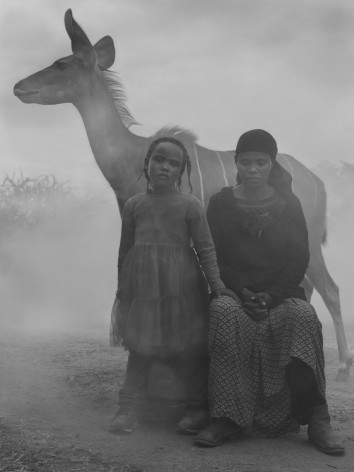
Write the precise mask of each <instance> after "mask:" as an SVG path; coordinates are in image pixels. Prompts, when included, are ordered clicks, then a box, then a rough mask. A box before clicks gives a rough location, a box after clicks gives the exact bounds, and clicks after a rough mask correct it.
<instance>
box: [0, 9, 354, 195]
mask: <svg viewBox="0 0 354 472" xmlns="http://www.w3.org/2000/svg"><path fill="white" fill-rule="evenodd" d="M67 8H71V9H72V11H73V15H74V18H75V19H76V20H77V21H78V23H79V24H80V25H81V26H82V27H83V29H84V30H85V32H86V33H87V35H88V37H89V38H90V40H91V42H93V43H95V42H96V41H98V40H99V39H100V38H101V37H103V36H105V35H110V36H111V37H112V38H113V40H114V43H115V48H116V61H115V64H114V65H113V66H112V67H111V69H112V70H114V71H116V72H118V73H119V75H120V77H121V80H122V83H123V85H124V86H125V90H126V93H127V96H128V106H129V108H130V111H131V112H132V114H133V115H134V117H135V118H136V120H137V121H138V122H139V123H140V124H141V125H140V126H134V127H133V128H132V131H133V132H134V133H136V134H140V135H143V136H147V135H150V134H152V133H154V132H155V131H156V130H158V129H159V128H160V127H162V126H164V125H166V124H178V125H180V126H182V127H185V128H188V129H190V130H192V131H193V132H195V133H196V134H197V136H198V138H199V143H200V144H202V145H204V146H206V147H209V148H212V149H217V150H229V149H232V148H234V147H235V145H236V142H237V139H238V137H239V136H240V134H241V133H242V132H244V131H246V130H248V129H252V128H264V129H266V130H268V131H269V132H271V133H272V134H273V135H274V136H275V137H276V139H277V141H278V147H279V150H280V151H281V152H284V153H287V154H291V155H293V156H294V157H296V158H297V159H299V160H300V161H302V162H303V163H305V164H306V165H308V166H309V167H313V166H315V165H316V164H317V163H318V162H320V161H321V160H329V161H331V162H339V161H340V160H345V161H347V162H354V156H353V149H354V133H353V126H354V119H353V113H354V87H353V82H354V80H353V79H354V61H353V56H354V28H353V25H354V3H353V2H352V0H193V1H191V0H178V1H177V0H149V1H146V0H70V1H66V0H61V1H60V2H58V1H56V0H1V2H0V21H1V24H0V46H1V47H0V51H1V52H0V54H1V64H2V67H1V71H2V73H1V76H0V101H1V104H0V110H1V111H0V120H1V121H0V123H1V129H0V131H1V136H2V138H1V144H0V146H1V148H0V152H1V154H0V155H1V167H0V177H2V175H4V174H13V173H18V172H20V171H22V172H23V173H24V174H25V175H29V176H33V175H39V174H43V173H52V174H56V175H57V176H59V177H60V178H63V179H65V180H71V181H73V182H74V183H75V185H77V186H78V187H82V188H86V187H87V186H89V187H90V186H94V187H95V188H97V189H98V190H101V191H102V192H109V188H108V185H107V184H106V183H105V181H104V179H103V177H102V176H101V175H100V172H99V170H98V168H97V167H96V164H95V163H94V160H93V156H92V154H91V150H90V148H89V145H88V141H87V138H86V134H85V131H84V128H83V124H82V121H81V118H80V116H79V114H78V112H77V111H76V110H75V108H74V107H73V106H72V105H71V104H65V105H57V106H41V105H34V104H31V105H25V104H23V103H22V102H20V101H19V100H18V99H17V98H16V97H15V96H14V95H13V92H12V90H13V86H14V84H15V83H16V82H18V81H19V80H21V79H23V78H25V77H27V76H28V75H30V74H32V73H34V72H36V71H38V70H40V69H43V68H44V67H46V66H48V65H50V64H52V62H54V60H56V59H59V58H60V57H63V56H66V55H69V54H70V53H71V47H70V41H69V38H68V36H67V33H66V31H65V28H64V20H63V19H64V13H65V11H66V9H67Z"/></svg>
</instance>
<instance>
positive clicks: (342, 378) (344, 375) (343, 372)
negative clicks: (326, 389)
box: [336, 358, 353, 382]
mask: <svg viewBox="0 0 354 472" xmlns="http://www.w3.org/2000/svg"><path fill="white" fill-rule="evenodd" d="M352 364H353V359H351V358H349V359H347V360H346V365H345V367H344V368H339V369H338V372H337V376H336V381H337V382H346V381H347V380H348V377H349V375H350V367H351V366H352Z"/></svg>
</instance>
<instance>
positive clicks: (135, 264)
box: [110, 137, 224, 433]
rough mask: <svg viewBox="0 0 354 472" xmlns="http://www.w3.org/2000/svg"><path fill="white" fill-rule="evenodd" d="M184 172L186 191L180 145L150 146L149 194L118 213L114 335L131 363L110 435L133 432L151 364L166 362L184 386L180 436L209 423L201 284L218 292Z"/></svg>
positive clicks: (170, 141) (206, 236) (211, 254)
mask: <svg viewBox="0 0 354 472" xmlns="http://www.w3.org/2000/svg"><path fill="white" fill-rule="evenodd" d="M186 168H187V174H188V180H189V185H190V188H191V184H190V170H191V164H190V160H189V156H188V153H187V151H186V149H185V147H184V145H183V144H182V143H181V142H180V141H178V140H176V139H174V138H170V137H164V138H159V139H156V140H155V141H153V142H152V144H151V146H150V148H149V150H148V153H147V156H146V158H145V161H144V170H143V172H144V175H145V177H146V179H147V187H148V188H147V190H146V192H145V193H141V194H138V195H135V196H134V197H132V198H130V199H129V200H128V201H127V203H126V205H125V208H124V211H123V218H122V233H121V242H120V248H119V258H118V287H119V290H118V293H117V303H118V305H119V313H120V316H119V321H118V323H117V324H116V329H114V323H113V334H115V335H116V339H117V336H118V337H119V338H120V339H121V340H122V344H123V346H124V347H125V348H126V349H128V350H129V358H128V363H127V368H126V377H125V382H124V385H123V388H122V389H121V390H120V392H119V410H118V412H117V413H116V415H115V416H114V418H113V419H112V420H111V425H110V431H112V432H118V431H125V432H131V431H132V430H133V428H134V426H135V424H136V421H137V411H138V409H139V406H140V405H141V403H142V401H143V399H144V396H145V394H146V389H147V380H148V378H147V377H148V372H149V368H150V366H151V365H152V362H153V361H154V360H156V359H160V360H164V361H165V362H167V363H168V364H169V365H170V366H171V367H172V368H173V369H174V371H175V373H176V375H177V376H179V377H183V380H184V383H185V388H186V392H187V413H186V415H185V416H184V417H183V418H182V420H181V421H180V422H179V424H178V428H177V429H178V431H180V432H189V433H193V432H198V430H200V429H202V428H203V426H205V423H206V421H207V420H208V414H207V408H208V407H207V370H208V360H207V321H208V319H207V318H208V300H209V296H208V290H207V286H206V283H205V277H206V279H207V281H208V283H209V286H210V290H211V293H212V295H214V296H218V295H220V294H221V292H220V291H222V289H223V288H224V284H223V282H222V281H221V280H220V277H219V269H218V266H217V262H216V254H215V249H214V244H213V240H212V237H211V234H210V231H209V227H208V223H207V220H206V216H205V213H204V209H203V207H202V205H201V203H200V201H199V200H198V199H197V198H196V197H195V196H193V195H191V194H186V193H182V192H181V191H180V186H181V177H182V174H183V172H184V170H185V169H186ZM149 187H150V188H149ZM191 241H192V242H193V245H194V248H195V251H196V253H197V254H198V258H197V257H196V253H195V251H194V250H193V249H192V248H191ZM200 266H201V267H202V269H203V272H204V274H205V277H204V275H203V272H202V270H201V268H200Z"/></svg>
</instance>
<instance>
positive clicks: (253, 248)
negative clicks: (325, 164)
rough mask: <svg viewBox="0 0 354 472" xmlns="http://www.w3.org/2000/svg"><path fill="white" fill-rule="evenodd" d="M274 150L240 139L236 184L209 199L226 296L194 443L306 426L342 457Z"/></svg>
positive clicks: (299, 234) (253, 136)
mask: <svg viewBox="0 0 354 472" xmlns="http://www.w3.org/2000/svg"><path fill="white" fill-rule="evenodd" d="M276 154H277V144H276V141H275V140H274V138H273V137H272V136H271V135H270V134H269V133H267V132H266V131H263V130H251V131H248V132H247V133H245V134H243V135H242V136H241V137H240V139H239V141H238V144H237V147H236V153H235V161H236V166H237V170H238V180H239V184H238V185H236V186H235V187H228V188H224V189H222V190H221V192H219V193H218V194H216V195H214V196H213V197H212V198H211V200H210V204H209V208H208V212H207V216H208V221H209V225H210V229H211V233H212V236H213V239H214V243H215V246H216V251H217V256H218V262H219V266H220V273H221V278H222V280H223V282H224V284H225V285H226V287H227V288H228V289H229V296H225V295H222V296H221V297H218V298H214V300H213V301H212V303H211V306H210V325H209V353H210V372H209V402H210V416H211V422H210V424H209V426H208V427H207V428H206V429H204V430H203V431H201V432H200V433H199V434H198V435H197V436H196V440H195V441H196V444H197V445H201V446H209V447H212V446H218V445H220V444H221V443H223V442H224V441H225V440H227V439H229V438H230V437H231V435H232V434H233V433H234V432H235V431H238V432H240V433H243V434H245V435H248V436H251V437H273V436H277V435H279V434H282V433H286V432H290V431H298V430H299V425H300V424H301V425H305V424H307V425H308V438H309V440H310V441H311V442H312V443H313V444H314V445H315V446H316V447H317V448H318V449H319V450H320V451H322V452H324V453H327V454H342V453H343V452H344V448H343V446H342V445H341V443H340V442H339V441H338V440H337V439H336V438H335V435H334V433H333V431H332V429H331V426H330V422H329V415H328V408H327V404H326V399H325V376H324V357H323V339H322V330H321V323H320V322H319V320H318V318H317V315H316V312H315V310H314V308H313V307H312V306H311V305H310V303H308V302H307V301H306V298H305V294H304V291H303V289H302V288H301V287H300V286H299V284H300V283H301V281H302V280H303V278H304V275H305V271H306V269H307V265H308V262H309V246H308V235H307V227H306V222H305V218H304V215H303V211H302V208H301V204H300V202H299V200H298V198H297V197H296V196H295V195H294V194H293V192H292V190H291V177H290V175H289V174H288V173H287V172H286V171H285V170H284V169H283V168H282V167H281V166H280V165H279V164H278V163H277V162H276ZM224 293H225V291H224Z"/></svg>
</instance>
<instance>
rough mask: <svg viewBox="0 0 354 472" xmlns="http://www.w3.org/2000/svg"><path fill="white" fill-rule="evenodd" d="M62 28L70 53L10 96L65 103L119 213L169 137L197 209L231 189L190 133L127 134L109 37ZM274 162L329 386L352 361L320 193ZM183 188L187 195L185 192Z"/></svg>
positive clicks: (225, 158)
mask: <svg viewBox="0 0 354 472" xmlns="http://www.w3.org/2000/svg"><path fill="white" fill-rule="evenodd" d="M65 27H66V31H67V33H68V35H69V37H70V39H71V46H72V52H73V54H72V55H70V56H67V57H63V58H61V59H59V60H57V61H55V62H54V63H53V64H52V65H51V66H49V67H47V68H46V69H43V70H41V71H39V72H37V73H35V74H33V75H31V76H29V77H27V78H26V79H24V80H22V81H20V82H18V83H17V84H16V85H15V88H14V93H15V95H16V96H17V97H18V98H19V99H20V100H22V101H23V102H24V103H38V104H42V105H56V104H60V103H72V104H73V105H74V106H75V107H76V108H77V110H78V111H79V113H80V115H81V118H82V120H83V122H84V126H85V128H86V132H87V136H88V139H89V142H90V145H91V149H92V152H93V155H94V157H95V160H96V162H97V164H98V167H99V168H100V170H101V172H102V173H103V175H104V177H105V178H106V179H107V181H108V183H109V184H110V186H111V187H112V189H113V191H114V192H115V195H116V197H117V202H118V205H119V210H120V212H122V209H123V206H124V203H125V202H126V200H127V199H128V198H130V197H131V196H133V195H134V194H136V193H138V192H141V191H143V190H144V187H145V183H144V181H143V179H142V180H141V181H139V180H138V177H139V175H140V173H141V171H142V169H143V160H144V157H145V155H146V152H147V149H148V147H149V145H150V143H151V141H152V140H153V139H154V138H155V137H157V136H161V135H173V136H175V137H177V138H178V139H180V140H181V141H183V143H184V144H185V146H186V148H187V150H188V152H189V155H190V158H191V163H192V174H191V181H192V185H193V191H194V193H195V194H196V195H197V196H198V197H199V199H200V200H201V201H202V203H203V204H204V205H205V206H207V204H208V201H209V198H210V197H211V196H212V195H213V194H215V193H216V192H218V191H219V190H220V189H221V188H222V187H224V186H229V185H233V184H234V183H235V179H236V167H235V163H234V151H214V150H211V149H207V148H205V147H202V146H200V145H199V144H198V143H197V142H196V138H195V136H194V135H193V134H192V133H190V132H188V131H186V130H183V129H180V128H177V127H175V128H163V129H162V130H160V131H159V132H158V133H156V134H155V135H154V136H151V137H148V138H146V137H141V136H138V135H136V134H134V133H132V132H131V131H130V126H131V125H132V124H135V123H136V122H135V120H134V118H133V117H132V116H131V114H130V112H129V110H128V109H127V107H126V105H125V96H124V93H123V90H122V86H121V84H120V82H119V81H118V80H117V79H116V78H115V76H114V74H113V73H112V72H110V71H109V70H108V69H109V68H110V67H111V66H112V65H113V63H114V59H115V49H114V43H113V40H112V38H111V37H110V36H105V37H104V38H102V39H101V40H100V41H98V42H97V43H96V44H95V45H94V46H93V45H92V44H91V42H90V41H89V39H88V37H87V36H86V34H85V32H84V31H83V29H82V28H81V27H80V26H79V25H78V24H77V23H76V21H75V20H74V19H73V16H72V12H71V10H68V11H67V12H66V13H65ZM277 160H278V162H279V163H280V164H281V165H282V166H284V167H285V168H286V169H287V170H288V172H289V173H290V174H291V175H292V177H293V188H294V192H295V194H296V195H297V196H298V197H299V199H300V201H301V203H302V207H303V210H304V213H305V218H306V221H307V225H308V231H309V243H310V254H311V257H310V263H309V267H308V270H307V273H306V278H305V281H304V286H305V288H306V291H307V294H308V298H310V297H311V294H312V291H313V289H316V290H317V291H318V293H319V294H320V295H321V297H322V299H323V301H324V303H325V305H326V306H327V308H328V310H329V312H330V314H331V316H332V318H333V322H334V327H335V331H336V336H337V343H338V351H339V370H338V374H337V379H338V380H346V379H347V377H348V375H349V369H350V365H351V363H352V359H351V358H350V356H349V353H348V347H347V342H346V337H345V333H344V326H343V320H342V315H341V308H340V300H339V290H338V287H337V285H336V284H335V282H334V281H333V279H332V278H331V276H330V274H329V272H328V270H327V268H326V264H325V261H324V258H323V254H322V244H323V243H324V242H325V239H326V192H325V188H324V185H323V183H322V181H321V180H320V179H319V178H318V177H317V176H316V175H314V174H313V173H312V172H310V170H309V169H307V168H306V167H305V166H304V165H303V164H301V163H300V162H299V161H297V160H296V159H294V158H293V157H291V156H289V155H287V154H278V156H277ZM183 185H185V190H186V191H188V187H187V185H186V184H185V183H184V184H183ZM182 188H183V187H182Z"/></svg>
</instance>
